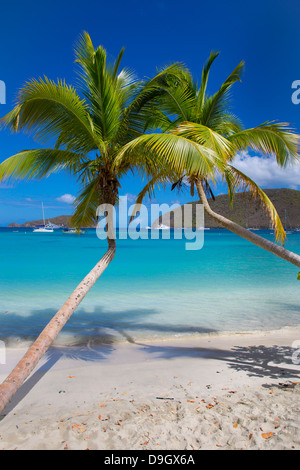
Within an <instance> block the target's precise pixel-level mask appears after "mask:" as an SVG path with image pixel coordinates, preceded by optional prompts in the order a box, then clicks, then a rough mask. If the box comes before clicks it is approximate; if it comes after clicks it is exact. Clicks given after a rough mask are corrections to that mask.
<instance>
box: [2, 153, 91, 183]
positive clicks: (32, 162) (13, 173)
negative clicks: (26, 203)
mask: <svg viewBox="0 0 300 470" xmlns="http://www.w3.org/2000/svg"><path fill="white" fill-rule="evenodd" d="M84 159H85V157H84V156H83V155H80V154H78V153H74V152H69V151H67V150H59V149H54V150H53V149H33V150H24V151H22V152H19V153H17V154H15V155H12V156H11V157H9V158H7V159H6V160H4V161H3V162H2V163H1V164H0V181H3V180H5V179H9V178H12V177H13V178H15V179H41V178H44V177H45V176H46V177H47V176H49V175H50V174H51V173H54V172H58V171H62V170H67V171H68V172H70V173H72V174H75V173H76V171H77V170H78V168H79V167H80V165H81V163H82V162H83V161H84Z"/></svg>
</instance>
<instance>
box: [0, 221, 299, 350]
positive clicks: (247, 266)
mask: <svg viewBox="0 0 300 470" xmlns="http://www.w3.org/2000/svg"><path fill="white" fill-rule="evenodd" d="M162 232H163V231H160V238H159V239H157V240H151V239H146V240H143V239H137V240H132V239H130V238H128V239H125V240H119V239H117V252H116V256H115V259H114V260H113V261H112V263H111V264H110V266H109V267H108V268H107V270H106V271H105V272H104V274H103V275H102V276H101V278H100V279H99V280H98V281H97V283H96V284H95V286H94V287H93V288H92V289H91V291H90V292H89V293H88V295H87V296H86V298H85V299H84V300H83V302H82V303H81V304H80V306H79V307H78V309H77V311H76V312H75V313H74V314H73V316H72V317H71V318H70V320H69V321H68V322H67V324H66V325H65V327H64V328H63V330H62V332H61V334H60V335H59V338H58V339H57V340H56V344H57V345H59V344H65V345H79V344H97V343H102V342H103V343H105V342H113V341H123V340H124V341H142V340H146V339H150V338H151V339H155V338H160V339H162V338H170V337H174V336H176V337H178V336H187V335H211V334H225V333H226V334H227V333H237V332H238V333H239V332H253V331H266V330H274V329H278V328H282V327H287V326H297V325H299V324H300V281H298V280H297V274H298V271H299V269H298V268H297V267H296V266H293V265H291V264H289V263H288V262H286V261H284V260H282V259H280V258H277V257H276V256H274V255H272V254H271V253H268V252H266V251H264V250H262V249H261V248H258V247H256V246H254V245H252V244H251V243H249V242H247V241H246V240H243V239H242V238H240V237H238V236H236V235H234V234H232V233H230V232H228V231H226V230H206V231H205V233H204V245H203V248H202V249H200V250H196V251H195V250H191V251H189V250H186V249H185V243H186V240H185V239H184V238H183V239H174V237H173V236H171V239H163V238H162ZM256 233H258V234H260V235H262V236H264V237H266V238H269V239H271V240H273V238H274V235H273V234H272V233H271V232H269V231H259V232H256ZM286 248H288V249H290V250H292V251H295V252H296V253H298V254H300V232H293V233H291V234H289V235H288V238H287V242H286ZM0 250H1V257H0V263H1V264H0V266H1V269H0V339H1V340H2V341H4V342H5V343H6V344H9V345H13V346H15V345H22V344H23V343H24V342H29V341H32V340H33V339H34V338H35V337H36V336H37V335H38V334H39V333H40V331H41V330H42V328H43V327H44V326H45V325H46V324H47V322H48V321H49V320H50V319H51V317H52V316H53V315H54V314H55V313H56V311H57V310H58V309H59V308H60V307H61V305H62V304H63V303H64V302H65V300H66V299H67V298H68V296H69V295H70V294H71V293H72V291H73V289H74V288H75V287H76V286H77V285H78V283H79V282H80V281H81V280H82V279H83V277H84V276H85V275H86V274H87V273H88V272H89V270H90V269H91V268H92V267H93V266H94V265H95V264H96V263H97V261H98V260H99V259H100V258H101V256H102V255H103V254H104V252H105V250H106V242H105V241H104V240H99V238H98V237H97V236H96V233H95V230H87V231H86V232H85V233H84V234H83V235H80V236H78V235H73V234H65V233H63V232H62V231H60V230H59V231H54V232H53V233H50V234H47V233H33V232H32V229H16V228H13V229H8V228H7V229H0Z"/></svg>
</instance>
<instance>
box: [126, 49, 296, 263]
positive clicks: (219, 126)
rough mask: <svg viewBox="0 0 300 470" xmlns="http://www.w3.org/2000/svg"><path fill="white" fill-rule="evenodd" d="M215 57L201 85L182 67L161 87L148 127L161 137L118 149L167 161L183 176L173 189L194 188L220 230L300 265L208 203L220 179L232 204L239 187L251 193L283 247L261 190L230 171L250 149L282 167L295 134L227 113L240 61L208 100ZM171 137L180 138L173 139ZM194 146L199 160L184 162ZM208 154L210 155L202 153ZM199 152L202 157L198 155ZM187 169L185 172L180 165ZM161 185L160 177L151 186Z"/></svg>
mask: <svg viewBox="0 0 300 470" xmlns="http://www.w3.org/2000/svg"><path fill="white" fill-rule="evenodd" d="M217 56H218V53H215V52H212V53H211V54H210V57H209V59H208V61H207V63H206V64H205V66H204V67H203V70H202V77H201V83H200V86H198V84H197V83H196V82H195V81H194V80H193V77H192V76H191V74H190V72H189V71H188V70H187V69H186V68H181V69H180V70H179V71H178V74H177V78H175V77H174V76H172V77H171V79H169V80H168V83H167V84H166V85H165V88H166V92H165V93H164V94H161V95H160V96H159V97H158V99H157V105H156V110H155V111H154V110H152V112H151V117H149V121H148V125H149V126H152V127H154V130H155V126H157V123H158V124H159V127H160V130H162V131H163V132H160V133H155V132H152V133H149V134H145V135H143V136H140V137H138V138H136V139H134V140H133V141H131V142H129V143H128V144H126V145H125V146H124V148H123V149H122V154H123V153H125V154H127V155H130V156H133V155H135V154H136V153H138V152H139V151H141V149H142V148H143V149H145V148H147V152H148V155H153V156H154V155H156V157H159V158H163V157H164V158H167V160H168V162H170V163H171V165H172V167H173V168H176V169H177V171H178V172H179V173H181V177H180V178H179V179H177V180H175V181H173V186H172V187H173V188H174V187H175V186H179V185H180V184H181V182H182V181H183V178H185V180H187V181H188V182H189V184H190V187H191V194H192V195H193V194H194V188H195V187H196V189H197V192H198V195H199V198H200V201H201V202H202V204H203V205H204V210H205V213H206V214H207V215H208V216H209V217H211V218H212V219H214V220H215V221H216V222H218V223H219V224H220V225H222V226H223V227H225V228H227V229H229V230H231V231H232V232H234V233H236V234H237V235H239V236H241V237H243V238H245V239H246V240H248V241H250V242H251V243H254V244H255V245H257V246H259V247H261V248H263V249H265V250H267V251H270V252H271V253H273V254H275V255H277V256H279V257H281V258H283V259H285V260H287V261H289V262H290V263H292V264H294V265H296V266H298V267H300V256H299V255H297V254H295V253H292V252H291V251H289V250H287V249H285V248H284V247H283V246H280V245H279V244H277V243H272V242H271V241H269V240H267V239H265V238H263V237H260V236H259V235H257V234H255V233H252V232H251V231H249V230H247V229H245V228H244V227H241V226H240V225H238V224H236V223H234V222H233V221H231V220H229V219H227V218H225V217H224V216H222V215H220V214H217V213H216V212H214V211H213V210H212V209H211V207H210V205H209V203H208V200H207V197H206V195H207V193H211V184H212V183H215V181H216V178H217V177H218V176H219V175H221V176H222V178H223V180H224V181H225V182H226V183H227V186H228V191H229V196H230V200H231V203H233V194H234V193H235V192H236V191H238V190H240V189H249V190H250V192H251V193H252V195H253V196H255V198H256V199H258V200H259V201H260V202H261V204H262V205H263V207H264V209H265V211H266V213H267V214H268V216H269V217H270V220H271V222H272V224H273V226H274V229H275V235H276V241H277V242H278V241H279V242H281V245H283V243H284V240H285V238H286V235H285V231H284V228H283V225H282V223H281V220H280V218H279V216H278V213H277V211H276V209H275V207H274V206H273V204H272V202H271V201H270V199H269V198H268V196H267V195H266V194H265V193H264V191H263V190H262V189H261V188H260V187H259V186H258V185H257V184H255V182H254V181H253V180H252V179H251V178H249V177H248V176H247V175H245V174H243V173H242V172H241V171H239V170H238V169H237V168H235V167H234V165H233V164H232V161H233V159H234V157H235V156H236V154H237V152H239V151H245V150H247V149H254V150H256V151H259V152H263V153H264V154H270V155H274V156H275V158H276V159H277V163H278V165H280V166H283V167H284V166H286V165H287V164H288V163H290V162H293V161H296V160H297V159H298V158H299V155H298V153H297V152H298V138H299V136H298V135H297V134H296V133H295V132H294V131H293V130H292V129H290V127H289V126H288V124H286V123H276V122H266V123H264V124H261V125H259V126H257V127H254V128H251V129H243V127H242V125H241V123H240V121H239V120H238V119H237V118H236V117H235V116H234V115H233V114H232V113H231V112H230V109H229V91H230V90H231V87H232V85H233V84H234V83H235V82H237V81H240V79H241V78H240V77H241V73H242V70H243V66H244V63H243V62H241V63H240V64H239V65H238V66H237V67H236V68H235V69H234V70H233V72H232V73H231V74H230V75H229V77H228V78H227V79H226V80H225V82H224V83H223V84H222V85H221V87H220V89H219V90H218V91H217V92H216V93H214V94H213V95H212V96H207V93H206V91H207V82H208V76H209V71H210V68H211V65H212V63H213V62H214V60H215V59H216V57H217ZM175 136H176V137H177V138H178V137H179V138H180V139H181V141H178V140H177V141H176V145H174V143H175V142H174V138H175ZM188 142H189V143H192V144H194V145H195V146H197V148H195V149H194V150H195V152H196V153H197V150H198V151H199V153H198V156H197V155H196V154H195V155H193V158H187V156H186V152H187V151H190V150H191V149H188V148H187V143H188ZM204 148H205V149H207V150H210V151H211V153H210V155H209V156H208V155H207V154H205V153H204V152H203V149H204ZM201 151H202V154H201ZM186 163H187V166H186V167H185V168H184V165H185V164H186ZM157 181H159V173H158V174H157V175H156V178H154V179H153V180H152V184H153V185H155V183H156V182H157Z"/></svg>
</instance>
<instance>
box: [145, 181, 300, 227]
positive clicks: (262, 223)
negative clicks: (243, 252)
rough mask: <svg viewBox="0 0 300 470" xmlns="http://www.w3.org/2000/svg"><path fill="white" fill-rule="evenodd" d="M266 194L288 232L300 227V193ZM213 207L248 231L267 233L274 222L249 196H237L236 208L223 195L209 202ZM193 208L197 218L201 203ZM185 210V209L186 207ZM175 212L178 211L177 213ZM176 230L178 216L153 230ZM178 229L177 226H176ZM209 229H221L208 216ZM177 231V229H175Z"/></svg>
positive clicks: (165, 217)
mask: <svg viewBox="0 0 300 470" xmlns="http://www.w3.org/2000/svg"><path fill="white" fill-rule="evenodd" d="M264 191H265V193H266V194H267V195H268V197H269V198H270V199H271V201H272V202H273V204H274V206H275V207H276V210H277V212H278V214H279V216H280V218H281V220H282V223H283V225H284V226H286V228H287V229H290V228H296V227H299V226H300V191H297V190H294V189H287V188H282V189H265V190H264ZM208 201H209V204H210V206H211V208H212V210H213V211H215V212H217V213H219V214H222V215H223V216H224V217H227V218H228V219H230V220H232V221H234V222H236V223H237V224H240V225H242V226H243V227H248V228H259V229H266V228H270V221H269V219H268V217H267V216H266V214H265V212H264V210H263V208H262V206H261V204H260V203H259V201H257V200H255V199H252V198H251V196H250V193H249V192H243V193H237V194H235V195H234V200H233V207H231V205H230V201H229V197H228V195H227V194H221V195H219V196H216V197H215V201H213V200H212V199H209V200H208ZM189 204H192V206H193V214H195V209H194V208H195V206H196V204H199V201H195V202H191V203H189ZM182 207H183V209H184V207H185V206H182ZM174 212H175V211H174ZM169 217H170V226H171V227H172V228H174V213H172V212H171V213H170V215H168V214H164V215H163V216H160V217H159V219H157V220H156V221H155V222H154V223H153V226H154V227H155V226H157V225H159V224H165V225H169V222H168V220H169ZM194 225H195V217H194V216H193V219H192V223H191V224H190V223H187V224H186V227H190V226H193V227H194ZM176 226H177V225H176ZM205 227H209V228H220V225H218V224H216V222H214V221H213V220H212V219H210V218H209V217H208V216H207V215H205ZM175 228H176V227H175Z"/></svg>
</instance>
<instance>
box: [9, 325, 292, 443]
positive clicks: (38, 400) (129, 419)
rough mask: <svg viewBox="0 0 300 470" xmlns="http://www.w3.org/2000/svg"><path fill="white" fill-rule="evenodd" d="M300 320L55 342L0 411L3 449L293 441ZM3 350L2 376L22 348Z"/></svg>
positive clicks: (20, 353)
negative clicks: (168, 335)
mask: <svg viewBox="0 0 300 470" xmlns="http://www.w3.org/2000/svg"><path fill="white" fill-rule="evenodd" d="M298 339H300V328H283V329H280V330H277V331H274V332H264V333H255V334H236V335H227V336H197V337H190V338H186V337H185V338H178V339H173V340H165V341H162V340H156V341H151V342H149V341H147V342H144V343H143V342H139V343H134V342H128V343H118V342H116V343H114V342H112V343H111V344H108V345H106V346H105V347H103V348H101V349H97V350H96V349H93V348H92V347H85V348H81V349H80V348H77V349H73V348H64V349H63V348H61V347H59V348H58V347H57V348H52V349H51V351H49V352H48V354H47V355H46V357H45V358H44V359H43V360H42V361H41V363H40V364H39V365H38V367H37V369H36V371H35V372H33V374H32V375H31V377H30V378H29V379H28V380H27V381H26V383H25V384H24V385H23V387H22V388H21V389H20V390H19V392H18V393H17V395H16V396H15V397H14V399H13V400H12V402H11V403H10V404H9V405H8V406H7V408H6V410H5V412H3V415H2V416H1V418H2V419H1V422H0V449H3V450H4V449H66V450H67V449H70V450H72V449H91V450H93V449H105V450H121V449H126V450H135V449H137V450H141V449H144V450H165V449H167V450H194V449H300V413H299V412H300V384H298V382H300V380H299V376H300V365H296V364H293V362H292V354H293V352H295V351H296V350H295V349H294V348H293V347H292V343H293V341H295V340H298ZM23 352H24V350H23V349H22V348H14V349H13V348H10V349H9V350H8V351H7V364H6V365H1V366H0V373H1V375H0V379H1V380H3V379H4V378H5V377H6V375H7V373H8V372H9V371H10V370H11V368H12V366H13V365H14V364H15V363H16V362H17V360H18V359H19V358H20V357H21V356H22V354H23Z"/></svg>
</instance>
